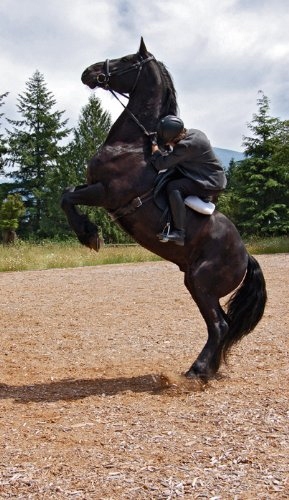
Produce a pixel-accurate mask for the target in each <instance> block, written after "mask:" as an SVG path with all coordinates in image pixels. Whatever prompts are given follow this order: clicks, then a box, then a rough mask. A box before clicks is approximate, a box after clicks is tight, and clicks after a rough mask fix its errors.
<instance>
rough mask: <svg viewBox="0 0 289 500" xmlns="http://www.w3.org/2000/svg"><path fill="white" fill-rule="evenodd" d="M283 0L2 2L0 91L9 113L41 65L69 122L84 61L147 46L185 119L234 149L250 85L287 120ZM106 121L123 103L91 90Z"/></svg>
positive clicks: (83, 92)
mask: <svg viewBox="0 0 289 500" xmlns="http://www.w3.org/2000/svg"><path fill="white" fill-rule="evenodd" d="M288 25H289V10H288V4H287V0H278V1H277V2H272V1H270V0H250V1H249V0H219V1H218V2H213V1H212V0H187V1H186V2H182V3H181V4H180V3H177V2H175V0H147V1H146V2H142V1H140V0H139V1H138V0H110V1H109V2H108V1H107V0H98V1H97V2H96V1H95V0H61V1H59V0H50V1H49V2H47V1H46V0H38V1H36V0H1V4H0V64H1V87H0V94H1V93H4V92H5V91H9V92H10V95H9V97H8V99H7V100H6V106H5V107H3V108H1V110H3V111H5V113H6V116H7V117H15V113H16V109H15V104H16V98H17V95H18V94H21V93H23V91H24V90H25V83H26V82H27V80H28V79H29V78H30V77H31V76H32V74H33V73H34V71H35V70H36V69H38V70H39V71H40V72H41V73H43V74H44V78H45V81H46V83H47V86H48V89H49V90H50V91H51V92H52V93H53V94H54V96H55V98H56V100H57V108H58V109H59V110H63V109H65V110H66V117H68V118H69V119H70V126H73V125H75V123H76V121H77V118H78V116H79V113H80V110H81V108H82V106H84V105H85V104H86V102H87V99H88V95H89V91H88V89H86V88H85V87H84V86H83V85H82V83H81V81H80V76H81V73H82V71H83V70H84V68H85V67H86V66H88V65H89V64H92V63H94V62H97V61H101V60H104V59H106V58H107V57H108V58H114V57H120V56H122V55H125V54H128V53H133V52H136V51H137V49H138V46H139V40H140V36H141V35H143V36H144V38H145V41H146V44H147V47H148V50H150V51H151V52H153V54H154V55H155V56H156V58H157V59H159V60H161V61H163V62H164V63H165V64H166V66H167V67H168V69H169V71H170V72H171V74H172V76H173V79H174V82H175V86H176V89H177V93H178V100H179V106H180V111H181V114H182V117H183V118H184V121H185V123H186V124H187V126H192V127H197V128H201V129H202V130H204V131H205V132H206V133H207V135H208V136H209V138H210V139H211V142H212V144H213V145H214V146H218V147H224V148H229V149H240V147H241V143H242V135H243V134H246V132H247V130H246V123H247V122H249V121H250V120H251V117H252V114H253V113H254V112H255V111H256V99H257V92H258V90H259V89H262V90H263V91H264V93H265V94H266V95H267V96H268V97H269V99H270V101H271V112H272V114H273V113H274V115H276V116H279V117H280V118H284V119H285V118H288V115H289V99H288V97H287V96H288V95H289V92H288V90H289V89H288V75H287V71H288V70H287V65H288V55H289V39H288ZM98 95H99V96H100V98H101V99H102V102H103V106H104V108H105V109H108V110H109V111H111V113H112V117H113V119H116V117H117V115H118V114H119V113H120V112H121V111H122V109H121V107H120V105H119V104H118V103H117V102H115V101H114V100H113V99H112V97H111V96H110V95H108V94H106V93H105V92H104V91H98Z"/></svg>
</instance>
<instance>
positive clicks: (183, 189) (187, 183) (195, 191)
mask: <svg viewBox="0 0 289 500" xmlns="http://www.w3.org/2000/svg"><path fill="white" fill-rule="evenodd" d="M176 190H177V191H180V193H181V195H182V198H183V199H185V198H186V197H187V196H190V195H194V196H199V197H200V198H207V197H208V196H210V197H212V198H213V199H214V200H216V199H217V197H218V195H219V194H220V192H221V190H219V191H216V190H212V189H206V188H203V187H202V186H200V184H197V183H196V182H195V181H193V180H192V179H188V178H187V177H182V178H180V179H175V180H173V181H170V182H168V184H167V187H166V191H167V194H168V195H169V194H170V193H171V192H172V191H176Z"/></svg>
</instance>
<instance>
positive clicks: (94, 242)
mask: <svg viewBox="0 0 289 500" xmlns="http://www.w3.org/2000/svg"><path fill="white" fill-rule="evenodd" d="M102 244H103V240H101V239H100V238H99V236H98V235H97V234H94V235H93V236H92V237H91V238H89V248H91V249H92V250H95V251H96V252H98V251H99V249H100V247H101V245H102Z"/></svg>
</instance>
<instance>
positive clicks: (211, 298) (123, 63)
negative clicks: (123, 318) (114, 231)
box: [62, 39, 266, 380]
mask: <svg viewBox="0 0 289 500" xmlns="http://www.w3.org/2000/svg"><path fill="white" fill-rule="evenodd" d="M82 82H83V83H84V84H86V85H88V86H89V87H90V88H91V89H94V88H95V87H101V88H103V89H106V90H109V91H111V92H112V93H113V94H114V93H115V92H117V93H119V94H128V97H129V100H128V105H127V107H126V108H125V109H124V111H123V112H122V114H121V115H120V116H119V118H118V119H117V121H116V122H115V123H114V125H113V126H112V128H111V130H110V132H109V134H108V137H107V139H106V141H105V143H104V144H103V146H102V148H101V149H100V151H98V152H97V154H96V155H95V156H94V157H93V158H92V159H91V161H90V163H89V165H88V171H87V184H86V185H83V186H78V187H76V188H75V189H70V190H67V191H66V192H65V193H64V194H63V196H62V208H63V210H64V211H65V213H66V216H67V219H68V222H69V224H70V226H71V227H72V228H73V230H74V231H75V233H76V235H77V237H78V239H79V240H80V242H81V243H82V244H84V245H86V246H88V247H89V248H93V249H95V250H98V249H99V237H98V230H97V227H96V226H95V225H94V224H92V223H91V222H90V221H89V219H88V218H87V216H86V215H84V214H81V213H80V212H79V211H78V210H77V208H76V205H88V206H97V207H103V208H105V209H106V210H107V211H108V212H109V213H110V214H111V215H112V216H113V217H114V218H115V219H116V220H117V222H118V224H120V226H121V227H122V228H123V229H124V230H125V231H126V232H127V233H129V234H130V235H131V236H132V237H133V238H134V239H135V240H136V241H137V242H138V243H139V244H140V245H142V246H143V247H145V248H147V249H149V250H151V251H152V252H154V253H156V254H157V255H160V256H161V257H163V258H164V259H166V260H169V261H171V262H174V263H175V264H177V265H178V266H179V268H180V270H181V271H182V272H183V273H184V282H185V286H186V287H187V289H188V290H189V292H190V294H191V296H192V297H193V299H194V301H195V302H196V304H197V306H198V308H199V310H200V312H201V314H202V316H203V318H204V321H205V322H206V325H207V329H208V340H207V342H206V344H205V346H204V348H203V349H202V351H201V353H200V354H199V356H198V357H197V359H196V360H195V362H194V363H193V365H192V366H191V368H190V369H189V370H188V371H187V373H186V376H187V377H189V378H193V377H200V378H202V379H203V380H208V379H209V378H210V377H212V376H213V375H214V374H216V372H217V371H218V369H219V366H220V363H221V361H222V360H223V359H225V358H226V355H227V354H228V351H229V350H230V348H231V347H232V345H233V344H235V343H236V342H238V341H240V340H241V338H242V337H243V336H244V335H246V334H248V333H249V332H251V331H252V330H253V329H254V328H255V326H256V325H257V323H258V322H259V321H260V319H261V318H262V315H263V312H264V308H265V304H266V287H265V281H264V277H263V274H262V270H261V268H260V266H259V264H258V262H257V261H256V260H255V259H254V258H253V257H252V256H251V255H249V254H248V252H247V251H246V248H245V246H244V244H243V242H242V240H241V238H240V235H239V233H238V231H237V230H236V228H235V226H234V225H233V224H232V222H230V220H228V219H227V218H226V217H225V216H224V215H223V214H221V213H220V212H217V211H215V212H214V213H213V214H212V215H211V216H208V215H203V214H200V213H197V212H195V211H193V210H191V209H189V208H188V209H187V224H186V244H185V246H184V247H180V246H176V245H175V244H173V243H170V242H169V243H165V244H164V243H162V242H159V240H158V238H157V237H156V235H157V233H159V232H160V231H161V230H162V229H163V224H164V221H163V218H162V215H163V214H162V210H161V209H160V207H159V206H158V205H157V204H156V203H155V200H154V198H153V194H152V193H153V187H154V186H155V184H156V181H157V180H159V178H160V177H159V175H162V174H157V173H156V171H155V170H154V168H153V167H152V166H151V165H150V155H151V141H150V132H151V131H155V130H156V125H157V122H158V121H159V119H160V118H161V117H163V116H166V115H168V114H177V102H176V93H175V89H174V86H173V83H172V79H171V77H170V75H169V73H168V71H167V69H166V68H165V66H164V65H163V64H162V63H161V62H159V61H157V60H156V59H155V58H154V56H153V55H152V54H150V53H149V52H148V51H147V49H146V46H145V44H144V42H143V39H141V43H140V48H139V51H138V52H137V53H136V54H133V55H128V56H125V57H121V58H120V59H113V60H108V59H107V60H106V61H104V62H99V63H96V64H93V65H92V66H90V67H89V68H87V69H86V70H85V71H84V73H83V75H82ZM114 95H115V94H114ZM232 292H233V295H232V296H231V298H230V300H229V302H228V304H227V312H225V311H224V310H223V309H222V307H221V305H220V303H219V299H220V298H221V297H224V296H226V295H228V294H231V293H232Z"/></svg>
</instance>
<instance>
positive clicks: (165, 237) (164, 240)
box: [157, 222, 171, 243]
mask: <svg viewBox="0 0 289 500" xmlns="http://www.w3.org/2000/svg"><path fill="white" fill-rule="evenodd" d="M170 230H171V225H170V223H169V222H167V224H166V225H165V227H164V228H163V230H162V232H161V233H158V234H157V237H158V239H159V241H160V242H161V243H167V242H168V241H169V238H168V236H169V234H170Z"/></svg>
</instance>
